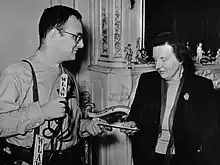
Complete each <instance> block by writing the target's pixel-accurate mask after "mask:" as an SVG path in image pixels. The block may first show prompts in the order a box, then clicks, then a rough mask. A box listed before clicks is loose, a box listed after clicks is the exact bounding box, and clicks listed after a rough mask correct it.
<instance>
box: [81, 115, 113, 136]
mask: <svg viewBox="0 0 220 165" xmlns="http://www.w3.org/2000/svg"><path fill="white" fill-rule="evenodd" d="M101 123H107V122H106V121H105V120H102V119H100V118H93V119H92V120H90V121H89V122H88V123H87V125H86V127H85V131H87V132H88V133H89V134H91V135H93V136H96V135H101V134H103V133H106V132H107V131H111V130H112V128H109V127H106V126H103V125H101Z"/></svg>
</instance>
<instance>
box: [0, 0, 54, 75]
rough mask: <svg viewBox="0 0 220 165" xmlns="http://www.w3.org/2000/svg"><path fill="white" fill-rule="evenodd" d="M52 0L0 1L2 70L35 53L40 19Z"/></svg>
mask: <svg viewBox="0 0 220 165" xmlns="http://www.w3.org/2000/svg"><path fill="white" fill-rule="evenodd" d="M49 5H50V0H1V1H0V57H1V59H0V72H2V71H3V69H4V68H6V67H7V66H8V65H9V64H11V63H13V62H15V61H18V60H20V59H21V58H23V57H25V56H29V55H31V54H33V53H34V52H35V50H36V48H37V46H38V32H37V27H38V19H39V17H40V15H41V12H42V10H43V9H44V8H45V7H48V6H49Z"/></svg>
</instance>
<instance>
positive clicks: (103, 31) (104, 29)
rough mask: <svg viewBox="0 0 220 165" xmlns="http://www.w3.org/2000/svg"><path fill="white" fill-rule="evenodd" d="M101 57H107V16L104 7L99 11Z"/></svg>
mask: <svg viewBox="0 0 220 165" xmlns="http://www.w3.org/2000/svg"><path fill="white" fill-rule="evenodd" d="M101 56H102V57H108V16H107V9H106V7H103V6H102V9H101Z"/></svg>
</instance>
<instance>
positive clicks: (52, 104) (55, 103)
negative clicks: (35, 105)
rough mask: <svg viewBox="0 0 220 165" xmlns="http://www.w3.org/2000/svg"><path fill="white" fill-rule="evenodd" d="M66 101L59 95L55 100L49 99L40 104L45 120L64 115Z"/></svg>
mask: <svg viewBox="0 0 220 165" xmlns="http://www.w3.org/2000/svg"><path fill="white" fill-rule="evenodd" d="M67 106H68V103H67V101H66V99H65V98H62V97H59V98H57V99H56V100H50V101H48V102H47V103H46V104H44V105H42V106H41V108H42V110H43V113H44V117H45V119H46V120H53V119H57V118H61V117H64V116H65V114H66V112H65V110H66V108H67Z"/></svg>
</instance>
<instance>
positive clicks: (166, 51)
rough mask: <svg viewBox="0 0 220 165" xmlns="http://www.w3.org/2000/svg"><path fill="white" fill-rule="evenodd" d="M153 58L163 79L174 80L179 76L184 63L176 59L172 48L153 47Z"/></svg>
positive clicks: (164, 46)
mask: <svg viewBox="0 0 220 165" xmlns="http://www.w3.org/2000/svg"><path fill="white" fill-rule="evenodd" d="M153 58H154V60H155V65H156V69H157V71H158V72H159V74H160V76H161V77H162V78H164V79H166V80H172V79H175V78H176V77H177V76H178V75H179V74H178V73H179V71H180V69H181V68H182V63H181V62H179V61H178V59H177V58H176V56H175V54H174V52H173V48H172V46H170V45H168V44H165V45H160V46H156V47H153Z"/></svg>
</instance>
